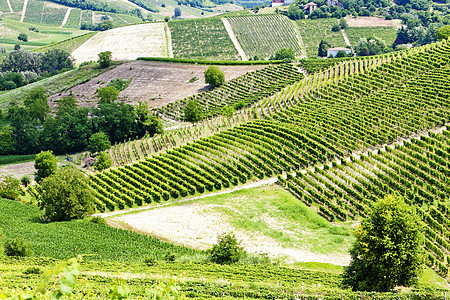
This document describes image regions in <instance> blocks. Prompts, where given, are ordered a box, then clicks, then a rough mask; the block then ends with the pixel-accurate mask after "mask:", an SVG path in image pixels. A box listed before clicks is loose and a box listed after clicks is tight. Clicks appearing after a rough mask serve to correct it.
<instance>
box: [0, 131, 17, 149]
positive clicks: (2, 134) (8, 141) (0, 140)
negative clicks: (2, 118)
mask: <svg viewBox="0 0 450 300" xmlns="http://www.w3.org/2000/svg"><path fill="white" fill-rule="evenodd" d="M13 151H14V141H13V137H12V128H11V127H10V126H5V127H3V128H2V129H0V155H6V154H10V153H12V152H13Z"/></svg>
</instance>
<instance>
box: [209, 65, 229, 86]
mask: <svg viewBox="0 0 450 300" xmlns="http://www.w3.org/2000/svg"><path fill="white" fill-rule="evenodd" d="M205 82H206V83H209V84H211V85H213V86H214V87H219V86H221V85H224V84H225V74H224V73H223V72H222V71H220V70H219V68H218V67H216V66H210V67H209V68H208V69H207V70H206V71H205Z"/></svg>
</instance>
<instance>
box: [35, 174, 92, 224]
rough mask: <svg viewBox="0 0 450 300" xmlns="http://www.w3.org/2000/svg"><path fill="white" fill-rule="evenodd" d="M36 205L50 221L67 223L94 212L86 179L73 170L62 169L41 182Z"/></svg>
mask: <svg viewBox="0 0 450 300" xmlns="http://www.w3.org/2000/svg"><path fill="white" fill-rule="evenodd" d="M38 205H39V207H40V208H41V209H43V210H44V215H45V217H46V218H48V219H49V220H51V221H69V220H72V219H79V218H83V217H85V216H87V215H90V214H92V213H93V212H94V197H93V195H92V192H91V190H90V188H89V184H88V177H86V176H85V175H84V174H83V173H82V172H81V171H80V170H78V169H75V168H63V169H60V170H58V171H57V172H56V173H55V174H53V175H51V176H49V177H47V178H45V179H44V180H42V183H41V185H40V187H39V202H38Z"/></svg>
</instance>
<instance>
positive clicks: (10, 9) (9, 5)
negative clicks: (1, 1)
mask: <svg viewBox="0 0 450 300" xmlns="http://www.w3.org/2000/svg"><path fill="white" fill-rule="evenodd" d="M6 3H8V7H9V11H10V12H12V13H13V12H14V11H13V9H12V6H11V2H9V0H6Z"/></svg>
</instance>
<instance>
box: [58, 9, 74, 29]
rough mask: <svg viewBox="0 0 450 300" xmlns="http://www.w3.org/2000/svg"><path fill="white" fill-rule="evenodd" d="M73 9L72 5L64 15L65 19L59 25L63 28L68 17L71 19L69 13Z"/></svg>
mask: <svg viewBox="0 0 450 300" xmlns="http://www.w3.org/2000/svg"><path fill="white" fill-rule="evenodd" d="M71 11H72V7H68V8H67V11H66V14H65V15H64V19H63V20H62V22H61V25H59V28H63V27H64V25H66V23H67V19H69V15H70V12H71Z"/></svg>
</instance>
